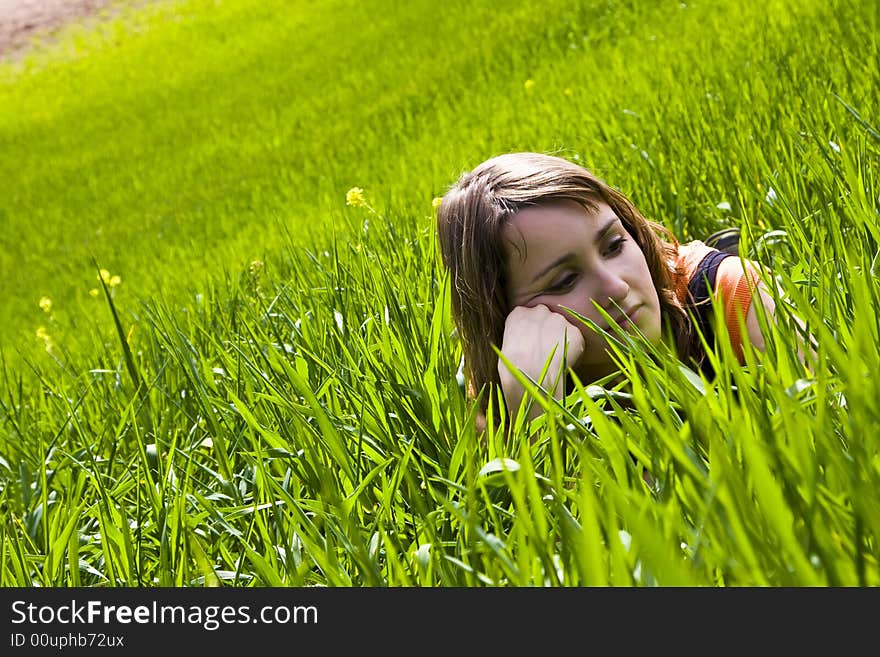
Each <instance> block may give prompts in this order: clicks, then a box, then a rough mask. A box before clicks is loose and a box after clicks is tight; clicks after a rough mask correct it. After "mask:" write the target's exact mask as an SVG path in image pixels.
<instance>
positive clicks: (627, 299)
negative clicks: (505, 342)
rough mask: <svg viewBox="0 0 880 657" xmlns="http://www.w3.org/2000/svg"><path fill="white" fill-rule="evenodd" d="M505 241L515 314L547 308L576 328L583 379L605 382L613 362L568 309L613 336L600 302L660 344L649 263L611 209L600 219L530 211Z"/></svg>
mask: <svg viewBox="0 0 880 657" xmlns="http://www.w3.org/2000/svg"><path fill="white" fill-rule="evenodd" d="M502 237H503V239H504V242H505V253H506V261H507V262H506V264H507V300H508V303H509V306H510V310H512V309H513V308H514V307H516V306H526V307H532V306H536V305H538V304H544V305H545V306H547V307H548V308H550V310H552V311H553V312H558V313H560V314H562V315H563V316H565V317H566V318H567V319H568V320H569V321H570V322H571V323H572V324H573V325H574V326H577V327H578V328H579V329H580V331H581V333H582V334H583V336H584V341H585V345H586V347H585V349H584V353H583V355H582V356H581V358H580V360H579V361H578V363H577V364H576V365H575V371H576V372H578V374H579V375H580V376H582V378H583V377H584V376H596V375H597V376H602V375H604V374H605V373H606V372H608V371H609V370H610V369H611V366H612V361H611V358H610V356H609V355H608V353H607V351H606V348H605V344H606V343H605V340H604V338H603V337H602V336H601V335H600V334H598V333H596V332H595V331H593V330H592V329H590V327H588V326H586V325H585V324H583V322H581V321H580V320H579V319H577V318H576V317H575V316H573V315H572V314H571V313H569V312H566V311H565V310H563V309H562V307H563V306H565V307H566V308H571V309H572V310H575V311H577V312H578V313H580V314H581V315H583V316H584V317H588V318H589V319H591V320H593V321H594V322H596V324H598V325H599V326H600V327H602V328H603V329H606V330H608V329H609V325H608V323H607V322H606V321H605V319H604V318H603V317H602V315H601V314H600V313H599V311H598V310H597V309H596V307H595V306H594V305H593V301H595V302H596V304H598V305H599V306H600V307H601V308H603V309H604V310H605V312H607V313H608V314H609V315H610V316H611V318H612V319H614V320H616V321H617V322H618V323H619V324H620V325H621V326H622V327H623V328H624V329H628V330H631V331H634V328H633V325H635V326H637V327H638V329H639V330H640V331H641V332H642V333H643V334H644V335H645V337H646V338H647V339H648V340H649V341H651V342H653V343H656V342H657V341H658V340H659V339H660V336H661V328H660V300H659V299H658V297H657V290H656V288H655V287H654V281H653V279H652V278H651V272H650V271H649V269H648V264H647V262H646V261H645V255H644V253H642V250H641V248H639V246H638V244H636V242H635V240H634V239H633V238H632V236H630V234H629V233H627V231H626V229H625V228H624V227H623V224H622V223H621V221H620V219H619V218H618V217H617V215H616V214H615V213H614V211H613V210H612V209H611V208H610V207H609V206H608V205H607V204H606V203H604V202H601V201H597V202H596V209H595V211H592V210H587V209H585V208H584V207H582V206H580V205H578V204H576V203H573V202H560V203H557V204H553V205H544V206H534V207H530V208H526V209H523V210H521V211H520V212H517V213H516V214H515V215H514V216H513V217H512V218H511V219H510V221H509V223H508V224H507V225H506V226H505V227H504V229H503V231H502ZM609 332H610V333H612V334H613V333H614V331H613V330H611V331H609Z"/></svg>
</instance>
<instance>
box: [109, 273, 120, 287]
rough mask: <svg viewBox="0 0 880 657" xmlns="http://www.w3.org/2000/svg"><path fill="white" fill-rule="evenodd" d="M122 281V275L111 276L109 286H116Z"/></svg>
mask: <svg viewBox="0 0 880 657" xmlns="http://www.w3.org/2000/svg"><path fill="white" fill-rule="evenodd" d="M121 282H122V276H118V275H117V276H111V277H110V287H116V286H117V285H119V284H120V283H121Z"/></svg>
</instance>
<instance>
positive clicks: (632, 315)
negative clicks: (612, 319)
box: [616, 306, 642, 328]
mask: <svg viewBox="0 0 880 657" xmlns="http://www.w3.org/2000/svg"><path fill="white" fill-rule="evenodd" d="M641 309H642V307H641V306H636V307H635V308H633V309H632V310H630V311H628V312H627V313H626V314H625V315H624V316H623V317H621V318H620V319H618V320H616V321H617V323H618V324H619V325H620V327H621V328H629V326H630V325H631V324H633V325H634V324H635V323H636V320H637V319H638V316H639V312H640V311H641Z"/></svg>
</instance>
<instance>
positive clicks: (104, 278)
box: [98, 269, 110, 285]
mask: <svg viewBox="0 0 880 657" xmlns="http://www.w3.org/2000/svg"><path fill="white" fill-rule="evenodd" d="M98 280H99V281H104V282H105V283H106V284H107V285H110V272H109V271H107V270H106V269H102V270H101V275H100V276H98Z"/></svg>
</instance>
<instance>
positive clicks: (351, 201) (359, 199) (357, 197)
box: [345, 187, 367, 208]
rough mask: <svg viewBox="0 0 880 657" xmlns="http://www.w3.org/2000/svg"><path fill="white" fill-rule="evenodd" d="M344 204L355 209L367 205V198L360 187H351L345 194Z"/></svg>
mask: <svg viewBox="0 0 880 657" xmlns="http://www.w3.org/2000/svg"><path fill="white" fill-rule="evenodd" d="M345 204H346V205H351V206H354V207H356V208H360V207H364V206H366V205H367V198H366V197H365V196H364V190H363V189H361V188H360V187H352V188H351V189H349V190H348V191H347V192H346V193H345Z"/></svg>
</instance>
